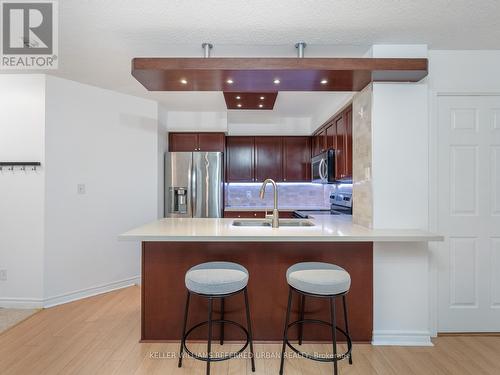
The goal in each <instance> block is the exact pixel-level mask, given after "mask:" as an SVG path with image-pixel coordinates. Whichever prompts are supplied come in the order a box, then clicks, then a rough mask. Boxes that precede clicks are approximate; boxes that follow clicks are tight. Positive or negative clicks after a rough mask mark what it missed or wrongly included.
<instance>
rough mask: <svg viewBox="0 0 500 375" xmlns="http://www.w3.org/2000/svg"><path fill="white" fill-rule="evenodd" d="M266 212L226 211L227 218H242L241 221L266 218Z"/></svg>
mask: <svg viewBox="0 0 500 375" xmlns="http://www.w3.org/2000/svg"><path fill="white" fill-rule="evenodd" d="M264 216H265V212H264V211H224V217H225V218H235V219H237V218H240V219H252V218H260V219H262V218H264Z"/></svg>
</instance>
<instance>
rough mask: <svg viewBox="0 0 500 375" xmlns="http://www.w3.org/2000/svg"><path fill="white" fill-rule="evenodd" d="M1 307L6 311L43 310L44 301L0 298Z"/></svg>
mask: <svg viewBox="0 0 500 375" xmlns="http://www.w3.org/2000/svg"><path fill="white" fill-rule="evenodd" d="M0 307H1V308H4V309H41V308H42V307H43V299H37V298H0Z"/></svg>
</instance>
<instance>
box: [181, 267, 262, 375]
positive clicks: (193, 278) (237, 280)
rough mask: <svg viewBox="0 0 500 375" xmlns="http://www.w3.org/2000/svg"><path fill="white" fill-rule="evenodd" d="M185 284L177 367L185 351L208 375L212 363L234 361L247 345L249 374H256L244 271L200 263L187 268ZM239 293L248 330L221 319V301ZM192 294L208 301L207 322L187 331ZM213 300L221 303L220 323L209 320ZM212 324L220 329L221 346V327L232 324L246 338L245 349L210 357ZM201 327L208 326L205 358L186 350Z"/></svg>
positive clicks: (246, 282) (222, 328)
mask: <svg viewBox="0 0 500 375" xmlns="http://www.w3.org/2000/svg"><path fill="white" fill-rule="evenodd" d="M185 282H186V288H187V298H186V306H185V309H184V323H183V326H182V339H181V347H180V350H179V363H178V366H179V367H182V355H183V352H184V350H185V351H186V352H187V353H188V354H189V355H190V356H192V357H193V358H195V359H198V360H200V361H205V362H207V375H209V374H210V363H211V362H218V361H225V360H228V359H231V358H234V357H236V356H237V355H238V354H240V353H242V352H243V351H244V350H245V349H246V348H247V346H248V345H250V359H251V363H252V371H253V372H255V362H254V352H253V341H252V325H251V322H250V308H249V305H248V293H247V284H248V271H247V269H246V268H245V267H243V266H241V265H239V264H236V263H231V262H208V263H202V264H198V265H197V266H194V267H192V268H190V269H189V270H188V271H187V272H186V277H185ZM242 292H243V294H244V295H245V309H246V320H247V328H245V327H243V326H242V325H241V324H239V323H236V322H234V321H232V320H225V319H224V299H225V298H227V297H231V296H234V295H236V294H239V293H242ZM191 294H195V295H198V296H200V297H204V298H208V320H207V321H204V322H201V323H198V324H196V325H194V326H193V327H191V328H190V329H189V330H187V331H186V325H187V319H188V310H189V300H190V298H191ZM214 299H220V306H221V318H220V319H212V309H213V300H214ZM214 323H216V324H220V325H221V333H220V344H221V345H222V344H223V343H224V324H231V325H234V326H236V327H238V328H239V329H241V330H242V331H243V332H244V333H245V335H246V342H245V345H244V346H243V347H242V348H241V349H240V350H238V351H237V352H234V353H230V354H227V355H225V356H224V357H217V358H214V357H213V356H212V353H211V349H212V325H213V324H214ZM204 325H208V344H207V356H206V357H203V356H199V355H197V354H194V353H193V352H191V351H190V350H189V349H188V347H187V346H186V339H187V337H188V336H189V334H190V333H191V332H193V331H194V330H195V329H197V328H199V327H201V326H204Z"/></svg>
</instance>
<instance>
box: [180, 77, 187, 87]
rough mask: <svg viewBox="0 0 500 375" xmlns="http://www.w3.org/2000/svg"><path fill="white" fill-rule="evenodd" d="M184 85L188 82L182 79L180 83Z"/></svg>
mask: <svg viewBox="0 0 500 375" xmlns="http://www.w3.org/2000/svg"><path fill="white" fill-rule="evenodd" d="M180 82H181V83H182V84H183V85H187V83H188V81H187V79H185V78H182V79H181V81H180Z"/></svg>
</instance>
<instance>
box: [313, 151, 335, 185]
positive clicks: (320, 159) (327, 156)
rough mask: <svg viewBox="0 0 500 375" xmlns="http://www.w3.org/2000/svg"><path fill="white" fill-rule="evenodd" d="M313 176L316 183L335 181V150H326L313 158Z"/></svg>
mask: <svg viewBox="0 0 500 375" xmlns="http://www.w3.org/2000/svg"><path fill="white" fill-rule="evenodd" d="M311 177H312V182H315V183H320V184H331V183H334V182H335V150H333V149H330V150H326V151H325V152H323V153H321V154H319V155H317V156H315V157H313V158H312V159H311Z"/></svg>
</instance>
